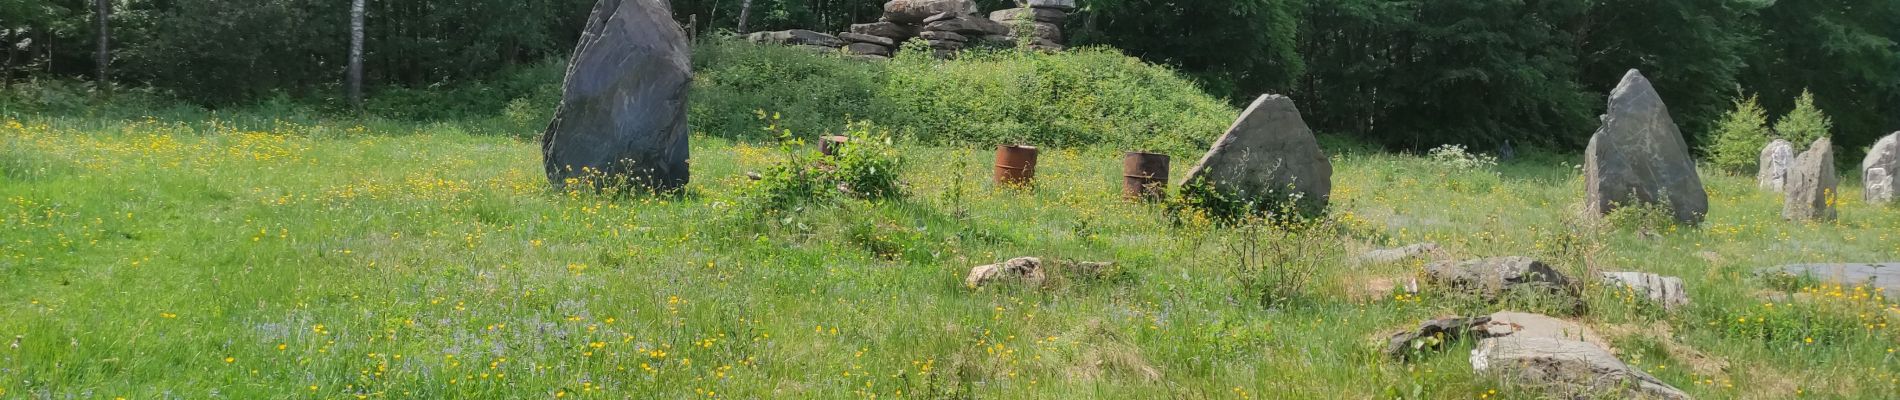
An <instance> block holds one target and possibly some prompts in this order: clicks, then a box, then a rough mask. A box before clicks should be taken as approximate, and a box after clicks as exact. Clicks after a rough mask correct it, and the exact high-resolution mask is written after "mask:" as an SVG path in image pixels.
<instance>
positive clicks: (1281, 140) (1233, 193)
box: [1184, 94, 1333, 211]
mask: <svg viewBox="0 0 1900 400" xmlns="http://www.w3.org/2000/svg"><path fill="white" fill-rule="evenodd" d="M1184 182H1186V184H1188V185H1206V189H1211V190H1212V191H1214V192H1215V193H1218V194H1220V195H1221V196H1223V197H1225V198H1226V199H1227V200H1230V201H1241V202H1252V203H1254V204H1255V205H1256V206H1257V207H1273V206H1277V205H1278V202H1280V201H1286V200H1291V201H1294V202H1296V203H1298V205H1299V206H1300V207H1301V208H1304V209H1307V210H1309V211H1317V210H1323V209H1325V208H1326V205H1327V202H1328V201H1329V199H1330V198H1331V196H1332V191H1333V164H1332V162H1331V161H1328V160H1327V159H1326V154H1325V153H1323V152H1321V151H1320V148H1319V140H1318V139H1317V138H1314V137H1313V130H1312V129H1311V128H1308V127H1307V126H1306V121H1305V120H1304V119H1301V118H1300V110H1299V108H1298V107H1295V106H1294V105H1293V99H1290V98H1287V97H1286V96H1281V95H1276V94H1269V95H1262V96H1260V98H1258V99H1255V100H1254V102H1253V105H1251V106H1248V107H1247V111H1244V112H1242V113H1241V114H1240V118H1239V119H1238V120H1236V121H1234V125H1233V126H1231V127H1229V128H1227V133H1225V134H1222V135H1221V136H1220V138H1219V139H1215V140H1214V145H1213V147H1212V148H1210V149H1208V150H1207V155H1205V156H1202V157H1201V161H1200V162H1198V163H1195V164H1194V168H1192V169H1189V170H1188V174H1187V180H1186V181H1184Z"/></svg>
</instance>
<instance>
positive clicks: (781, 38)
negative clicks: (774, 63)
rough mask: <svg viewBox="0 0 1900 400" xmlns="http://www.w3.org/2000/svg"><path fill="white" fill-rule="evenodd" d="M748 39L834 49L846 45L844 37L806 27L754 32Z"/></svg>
mask: <svg viewBox="0 0 1900 400" xmlns="http://www.w3.org/2000/svg"><path fill="white" fill-rule="evenodd" d="M746 40H748V41H751V42H753V43H766V44H782V45H792V46H796V45H806V46H823V47H830V48H834V49H835V48H839V47H844V45H845V41H844V40H843V39H838V37H837V36H831V35H826V34H823V33H819V32H815V31H809V30H804V29H792V30H785V31H770V32H753V33H752V34H750V35H746Z"/></svg>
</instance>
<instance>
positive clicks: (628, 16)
mask: <svg viewBox="0 0 1900 400" xmlns="http://www.w3.org/2000/svg"><path fill="white" fill-rule="evenodd" d="M690 56H691V51H690V50H689V49H688V48H687V43H686V32H685V31H683V30H681V29H680V26H679V24H678V23H677V22H674V20H673V12H672V10H671V9H670V7H669V6H667V3H666V2H665V1H662V0H601V1H600V3H597V4H595V5H594V11H593V13H592V14H591V15H590V16H589V17H588V18H587V28H586V30H585V31H583V32H582V33H581V39H580V44H579V45H577V46H575V49H574V55H573V58H572V59H570V61H569V62H568V66H567V77H566V81H565V82H564V83H563V84H562V87H563V92H562V95H561V105H560V106H559V107H558V108H556V109H555V111H554V120H553V121H552V122H550V123H549V124H548V129H547V131H546V132H545V133H543V134H542V135H541V151H542V165H543V166H544V167H545V168H546V172H547V177H548V181H549V182H551V183H552V184H553V185H554V187H556V188H563V187H566V186H567V185H568V184H570V183H578V182H588V183H591V184H593V185H594V186H595V187H605V186H608V185H623V184H624V185H637V186H642V187H645V188H647V189H651V190H655V191H667V190H672V189H677V188H679V187H681V186H685V185H686V183H687V181H688V179H689V178H690V175H689V174H688V173H687V161H686V160H687V157H688V156H689V154H688V152H689V149H690V148H689V147H688V146H687V127H686V111H687V105H686V97H687V91H688V90H689V89H691V88H692V84H693V71H692V63H691V62H690V61H689V60H690V58H689V57H690Z"/></svg>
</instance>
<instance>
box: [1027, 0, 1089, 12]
mask: <svg viewBox="0 0 1900 400" xmlns="http://www.w3.org/2000/svg"><path fill="white" fill-rule="evenodd" d="M1016 5H1018V6H1022V7H1035V8H1051V9H1057V10H1062V11H1073V10H1075V0H1016Z"/></svg>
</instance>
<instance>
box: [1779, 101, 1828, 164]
mask: <svg viewBox="0 0 1900 400" xmlns="http://www.w3.org/2000/svg"><path fill="white" fill-rule="evenodd" d="M1832 130H1834V120H1833V119H1832V118H1828V116H1827V114H1826V113H1822V112H1821V109H1820V108H1818V107H1815V106H1814V93H1812V92H1809V91H1807V90H1802V91H1801V97H1797V98H1795V100H1794V111H1789V112H1788V115H1784V116H1782V117H1781V120H1779V121H1775V133H1776V134H1778V135H1780V136H1781V138H1783V139H1788V141H1789V142H1794V147H1795V149H1796V150H1797V151H1799V150H1805V149H1807V147H1808V145H1809V144H1813V143H1814V141H1816V140H1820V139H1821V138H1824V137H1829V136H1832V134H1831V133H1830V131H1832Z"/></svg>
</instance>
